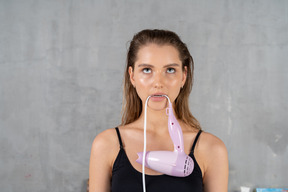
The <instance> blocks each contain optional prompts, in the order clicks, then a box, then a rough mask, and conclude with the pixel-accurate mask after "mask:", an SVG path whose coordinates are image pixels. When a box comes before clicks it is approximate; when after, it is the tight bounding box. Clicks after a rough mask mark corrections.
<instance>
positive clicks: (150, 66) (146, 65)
mask: <svg viewBox="0 0 288 192" xmlns="http://www.w3.org/2000/svg"><path fill="white" fill-rule="evenodd" d="M138 67H149V68H152V67H154V66H153V65H150V64H146V63H142V64H139V65H138Z"/></svg>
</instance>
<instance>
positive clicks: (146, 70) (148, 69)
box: [142, 68, 151, 73]
mask: <svg viewBox="0 0 288 192" xmlns="http://www.w3.org/2000/svg"><path fill="white" fill-rule="evenodd" d="M142 71H143V73H151V69H150V68H144V69H143V70H142Z"/></svg>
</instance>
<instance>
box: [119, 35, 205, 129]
mask: <svg viewBox="0 0 288 192" xmlns="http://www.w3.org/2000/svg"><path fill="white" fill-rule="evenodd" d="M150 43H154V44H157V45H172V46H173V47H175V48H176V49H177V50H178V52H179V57H180V60H181V61H182V70H185V67H186V68H187V78H186V82H185V84H184V86H183V88H182V89H181V91H180V93H179V95H178V97H177V98H176V100H175V105H174V106H175V108H174V110H175V113H176V116H177V118H178V119H180V120H182V121H184V122H185V123H186V124H188V125H190V126H191V127H194V128H196V129H201V127H200V124H199V122H198V121H197V119H196V118H195V117H194V116H193V115H192V114H191V112H190V110H189V95H190V92H191V91H192V85H193V71H194V62H193V58H192V56H191V55H190V53H189V50H188V48H187V46H186V44H185V43H183V42H182V41H181V39H180V38H179V36H178V35H177V34H176V33H174V32H172V31H167V30H159V29H154V30H149V29H146V30H143V31H140V32H139V33H137V34H136V35H134V37H133V39H132V41H131V42H130V47H129V49H128V53H127V61H126V71H125V77H124V97H123V99H124V101H123V107H122V125H126V124H129V123H132V122H133V121H135V120H137V119H138V118H139V117H140V115H141V112H142V101H141V99H140V98H139V96H138V95H137V92H136V89H135V88H134V87H133V85H132V83H131V81H130V76H129V67H130V66H131V67H132V69H134V64H135V61H136V59H137V53H138V51H139V50H140V48H141V47H143V46H145V45H147V44H150Z"/></svg>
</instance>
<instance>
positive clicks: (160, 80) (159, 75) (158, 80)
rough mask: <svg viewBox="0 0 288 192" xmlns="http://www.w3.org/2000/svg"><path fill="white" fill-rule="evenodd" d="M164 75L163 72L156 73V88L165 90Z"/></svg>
mask: <svg viewBox="0 0 288 192" xmlns="http://www.w3.org/2000/svg"><path fill="white" fill-rule="evenodd" d="M163 78H164V77H163V75H162V73H161V72H156V73H155V75H154V82H153V84H154V88H158V89H159V88H163Z"/></svg>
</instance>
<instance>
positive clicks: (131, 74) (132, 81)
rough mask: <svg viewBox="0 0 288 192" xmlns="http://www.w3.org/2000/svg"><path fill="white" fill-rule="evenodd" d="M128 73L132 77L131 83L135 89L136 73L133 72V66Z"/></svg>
mask: <svg viewBox="0 0 288 192" xmlns="http://www.w3.org/2000/svg"><path fill="white" fill-rule="evenodd" d="M128 73H129V76H130V82H131V84H132V85H133V87H135V80H134V72H133V68H132V67H131V66H130V67H129V69H128Z"/></svg>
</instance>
